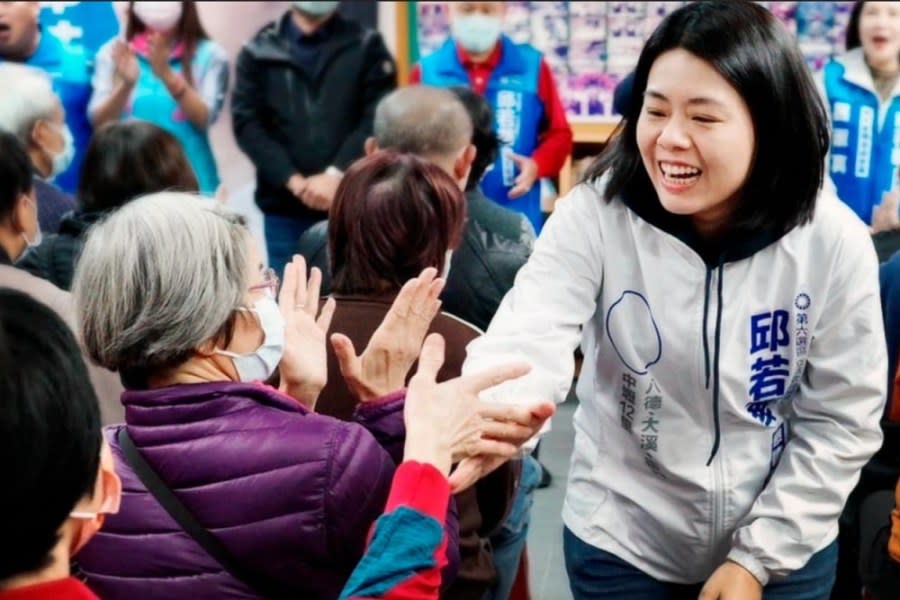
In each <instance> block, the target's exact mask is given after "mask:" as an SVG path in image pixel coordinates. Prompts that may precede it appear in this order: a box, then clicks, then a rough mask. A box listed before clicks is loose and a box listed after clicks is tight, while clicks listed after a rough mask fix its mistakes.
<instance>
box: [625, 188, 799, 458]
mask: <svg viewBox="0 0 900 600" xmlns="http://www.w3.org/2000/svg"><path fill="white" fill-rule="evenodd" d="M620 199H621V201H622V202H623V203H624V204H625V205H626V206H628V208H630V209H631V210H633V211H634V212H635V213H636V214H637V215H638V216H639V217H641V218H642V219H644V220H645V221H647V222H648V223H649V224H650V225H652V226H653V227H656V228H658V229H661V230H663V231H665V232H666V233H668V234H670V235H672V236H673V237H675V238H677V239H678V240H679V241H681V242H682V243H684V244H685V245H687V246H688V247H689V248H690V249H691V250H693V251H694V252H696V253H697V255H698V256H699V257H700V258H701V260H703V263H704V264H705V265H706V285H705V287H704V293H703V323H702V328H703V357H704V367H705V376H706V389H710V385H711V386H712V410H713V428H714V432H713V445H712V449H711V450H710V453H709V459H708V460H707V461H706V466H710V465H711V464H712V461H713V459H714V458H715V457H716V455H717V454H718V452H719V448H720V447H721V445H722V429H721V420H720V415H719V355H720V351H721V346H722V311H723V309H724V306H723V304H724V303H723V297H724V283H723V274H724V272H725V263H726V262H728V261H739V260H743V259H745V258H749V257H750V256H753V255H754V254H756V253H757V252H759V251H761V250H763V249H764V248H766V247H767V246H770V245H771V244H773V243H775V242H777V241H778V240H779V239H781V238H782V237H783V236H784V235H785V233H787V232H786V231H777V230H775V229H773V228H766V227H762V228H756V229H735V230H732V231H730V232H729V233H728V235H725V236H722V237H721V238H719V239H718V240H717V241H715V242H713V243H710V241H709V240H707V239H704V238H702V237H701V236H700V235H699V234H698V233H697V231H696V230H695V229H694V226H693V224H692V223H691V220H690V218H689V217H686V216H684V215H676V214H673V213H670V212H668V211H666V210H665V209H664V208H663V206H662V204H660V202H659V200H658V199H656V198H655V197H654V199H653V200H652V201H649V202H648V201H647V200H646V199H644V201H643V202H641V201H638V200H636V198H635V197H633V196H631V195H630V194H628V193H627V192H623V193H622V194H621V195H620ZM713 272H715V273H716V274H717V277H718V281H717V282H716V288H717V289H716V300H717V302H716V321H715V329H714V331H713V342H712V357H710V344H709V336H708V330H707V324H708V321H709V307H710V291H711V288H712V276H713Z"/></svg>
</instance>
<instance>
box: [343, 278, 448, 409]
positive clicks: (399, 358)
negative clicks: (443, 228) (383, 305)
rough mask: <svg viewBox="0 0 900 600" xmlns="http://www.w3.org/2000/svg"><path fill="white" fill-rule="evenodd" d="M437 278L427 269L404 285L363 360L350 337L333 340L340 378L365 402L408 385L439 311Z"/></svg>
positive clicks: (441, 284) (439, 287) (372, 339)
mask: <svg viewBox="0 0 900 600" xmlns="http://www.w3.org/2000/svg"><path fill="white" fill-rule="evenodd" d="M436 276H437V269H435V268H433V267H429V268H427V269H425V270H424V271H422V273H421V274H420V275H419V276H418V277H416V278H414V279H410V280H409V281H407V282H406V284H405V285H404V286H403V288H401V290H400V293H399V294H397V298H396V299H395V300H394V303H393V304H392V305H391V308H390V310H389V311H388V313H387V314H386V315H385V317H384V320H383V321H382V322H381V325H379V326H378V329H376V330H375V333H373V334H372V338H371V339H370V340H369V344H368V345H367V346H366V349H365V351H363V353H362V355H360V356H357V355H356V349H355V348H354V347H353V342H352V341H350V338H348V337H347V336H345V335H343V334H341V333H335V334H333V335H332V336H331V344H332V346H333V347H334V353H335V355H336V356H337V360H338V365H339V366H340V369H341V374H342V375H343V376H344V379H345V380H346V382H347V387H348V388H349V389H350V393H352V394H353V395H354V396H356V397H357V398H359V400H360V401H361V402H366V401H369V400H374V399H376V398H381V397H383V396H386V395H387V394H390V393H391V392H395V391H397V390H399V389H402V388H403V386H404V385H405V384H406V376H407V375H408V374H409V369H410V367H412V365H413V363H414V362H416V358H418V356H419V351H420V350H421V348H422V340H423V339H425V334H427V333H428V328H429V327H430V326H431V322H432V321H433V320H434V317H435V315H437V313H438V311H439V310H440V308H441V301H440V300H438V296H440V294H441V290H443V289H444V280H443V279H435V277H436ZM442 361H443V359H442Z"/></svg>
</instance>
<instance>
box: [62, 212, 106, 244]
mask: <svg viewBox="0 0 900 600" xmlns="http://www.w3.org/2000/svg"><path fill="white" fill-rule="evenodd" d="M105 216H106V213H102V212H83V211H80V210H74V211H69V212H67V213H66V214H64V215H63V217H62V221H61V222H60V224H59V233H60V234H62V235H71V236H72V237H76V238H80V237H82V236H83V235H84V234H85V233H87V230H88V229H89V228H90V227H91V226H92V225H94V224H95V223H97V222H98V221H100V220H102V219H103V217H105Z"/></svg>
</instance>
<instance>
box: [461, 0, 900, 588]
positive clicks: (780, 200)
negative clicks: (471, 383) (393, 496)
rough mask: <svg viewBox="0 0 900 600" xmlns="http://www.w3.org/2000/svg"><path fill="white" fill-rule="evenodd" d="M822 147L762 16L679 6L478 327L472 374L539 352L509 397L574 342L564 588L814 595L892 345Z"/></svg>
mask: <svg viewBox="0 0 900 600" xmlns="http://www.w3.org/2000/svg"><path fill="white" fill-rule="evenodd" d="M827 149H828V118H827V113H826V110H825V107H824V106H823V104H822V101H821V99H820V97H819V95H818V94H817V93H816V89H815V85H814V82H813V80H812V77H811V75H810V74H809V72H808V70H807V67H806V64H805V62H804V59H803V57H802V55H801V54H800V52H799V50H798V49H797V47H796V43H795V41H794V39H793V38H792V37H791V35H790V34H789V33H788V32H787V30H785V29H784V27H783V26H782V25H781V24H780V23H779V22H778V21H777V20H776V19H775V17H774V16H773V15H771V14H770V13H769V12H768V11H766V10H765V9H764V8H762V7H760V6H759V5H758V4H757V3H754V2H749V1H744V0H730V1H724V0H723V1H708V2H695V3H690V4H687V5H685V6H684V7H682V8H680V9H679V10H677V11H676V12H674V13H672V14H671V15H670V16H669V17H667V18H666V19H665V20H664V21H663V22H662V24H661V25H660V26H659V28H658V29H657V30H656V31H655V32H654V33H653V34H652V35H651V37H650V39H649V40H648V41H647V43H646V45H645V47H644V49H643V51H642V53H641V56H640V59H639V62H638V65H637V69H636V71H635V76H634V93H633V95H632V98H631V101H630V103H629V104H628V106H627V107H626V110H625V111H624V122H623V126H622V127H621V129H620V131H619V132H618V133H617V134H616V135H615V137H614V138H613V140H612V142H611V144H610V145H609V146H608V147H607V149H606V151H605V152H604V154H603V155H601V156H600V157H599V159H598V160H597V161H596V162H595V164H594V165H593V166H592V168H590V169H589V171H588V173H587V175H586V177H585V179H584V181H583V182H582V183H581V184H579V185H578V186H576V187H575V188H574V189H573V190H572V191H571V192H570V193H569V194H568V195H567V196H566V197H564V198H562V199H561V200H560V202H559V204H558V208H557V210H556V211H555V212H554V214H553V215H552V216H551V217H550V219H549V220H548V222H547V224H546V226H545V227H544V230H543V232H542V234H541V238H540V239H539V240H538V244H537V245H536V247H535V251H534V253H533V254H532V256H531V258H530V259H529V261H528V263H527V264H526V265H525V266H524V267H523V268H522V269H521V270H520V271H519V274H518V276H517V278H516V282H515V285H514V287H513V289H512V290H511V291H510V292H509V294H508V295H507V297H506V298H505V299H504V302H503V304H502V305H501V307H500V309H499V311H498V312H497V315H496V317H495V318H494V320H493V322H492V323H491V325H490V327H489V328H488V331H487V333H486V335H485V336H483V337H481V338H479V339H478V340H475V341H474V342H473V343H472V344H470V345H469V347H468V357H467V361H466V364H465V366H464V369H463V370H464V372H466V371H467V370H468V369H469V368H472V369H474V368H478V367H483V366H484V365H486V364H497V363H498V362H500V361H503V360H504V359H506V358H509V357H510V356H517V357H520V358H526V359H527V360H529V361H530V362H531V364H532V366H533V369H532V371H531V373H530V374H529V375H528V376H527V377H526V378H523V380H520V381H518V382H514V383H511V384H507V385H505V386H501V387H500V388H498V389H497V390H496V391H495V392H494V393H493V394H492V395H491V398H492V399H494V400H496V401H507V402H527V401H528V400H529V399H534V398H548V397H553V398H555V399H556V400H562V399H563V398H564V397H565V395H566V393H567V391H568V389H569V386H570V384H571V381H572V374H573V371H574V361H573V359H572V355H573V352H572V351H573V350H574V348H575V347H576V346H578V345H579V343H580V346H581V348H582V350H583V352H584V356H585V361H584V363H583V365H582V371H581V375H580V377H579V380H578V384H577V388H576V394H577V396H578V398H579V401H580V405H579V409H578V411H577V413H576V415H575V431H576V435H575V445H574V453H573V456H572V462H571V464H572V466H571V472H570V474H569V487H568V490H567V494H566V499H565V506H564V508H563V520H564V522H565V524H566V531H565V554H566V566H567V570H568V574H569V580H570V584H571V588H572V592H573V595H574V597H575V598H576V600H585V599H594V598H603V599H606V600H609V599H613V600H618V599H623V600H624V599H630V598H646V599H657V598H660V599H661V598H672V597H682V596H683V597H693V598H697V597H698V596H699V597H700V598H702V599H703V600H707V599H709V600H715V599H719V598H727V599H729V600H733V599H734V600H759V599H760V598H761V597H762V595H763V593H765V597H766V599H767V600H769V599H771V598H776V599H779V600H783V599H796V598H801V597H802V598H805V599H814V600H825V599H827V598H828V596H829V592H830V589H831V586H832V582H833V581H834V571H835V563H836V558H837V548H836V544H835V537H836V534H837V519H838V515H839V514H840V511H841V508H842V506H843V505H844V502H845V500H846V498H847V495H848V494H849V493H850V490H851V489H852V487H853V484H854V482H855V481H856V479H857V476H858V473H859V471H860V469H861V467H862V466H863V464H864V463H865V462H866V461H867V459H868V458H869V457H870V456H871V455H872V454H873V453H874V452H875V450H876V449H877V448H878V447H879V445H880V442H881V432H880V429H879V417H880V416H881V410H882V407H883V402H884V391H885V385H886V364H887V361H886V357H885V350H884V348H885V342H884V331H883V325H882V318H881V311H880V307H879V298H878V275H877V263H876V258H875V254H874V250H873V247H872V243H871V241H870V239H869V235H868V231H867V229H866V227H864V226H863V225H862V224H861V223H859V221H858V220H857V219H855V218H854V217H853V215H852V213H851V211H850V210H849V209H848V208H847V207H846V206H845V205H843V204H842V203H841V202H840V201H839V200H838V199H837V198H836V197H835V195H834V193H833V191H832V188H831V187H830V186H826V187H823V179H824V175H825V169H824V159H825V155H826V153H827ZM863 347H864V348H866V351H865V352H860V351H859V349H861V348H863Z"/></svg>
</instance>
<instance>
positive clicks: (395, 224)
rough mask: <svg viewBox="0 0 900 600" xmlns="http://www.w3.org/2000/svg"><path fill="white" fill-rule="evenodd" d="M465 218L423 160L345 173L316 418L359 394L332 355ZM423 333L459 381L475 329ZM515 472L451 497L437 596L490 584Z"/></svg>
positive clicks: (457, 232) (446, 245)
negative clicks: (451, 518) (448, 571)
mask: <svg viewBox="0 0 900 600" xmlns="http://www.w3.org/2000/svg"><path fill="white" fill-rule="evenodd" d="M435 91H439V90H435ZM401 92H402V91H398V92H396V93H398V94H399V93H401ZM443 93H446V92H443ZM450 99H452V96H451V97H450ZM432 106H433V105H432ZM379 110H380V109H379ZM444 114H445V116H447V115H446V112H445V113H444ZM456 116H457V117H459V124H460V125H462V127H459V128H448V130H447V132H448V133H450V134H451V135H452V136H453V137H450V138H447V137H444V138H438V139H441V143H442V144H444V145H445V146H446V147H448V148H454V147H457V146H458V145H462V146H463V147H465V146H467V145H468V143H467V142H468V140H469V139H470V138H471V126H468V120H467V118H466V114H465V112H464V111H462V110H458V112H457V114H456ZM449 126H450V123H448V127H449ZM466 126H468V127H469V129H466ZM437 150H439V151H445V150H446V148H444V147H440V148H437ZM464 220H465V198H464V197H463V194H462V191H461V190H460V186H459V185H458V183H457V182H456V181H454V180H453V179H452V178H451V177H450V176H449V175H447V174H446V173H445V172H444V171H443V170H441V168H440V167H438V166H436V165H433V164H429V163H427V162H425V161H423V160H422V159H419V158H416V157H414V156H411V155H405V154H397V153H395V152H393V151H381V152H376V153H373V154H372V155H370V156H369V157H367V158H364V159H362V160H360V161H358V162H357V163H355V164H353V165H351V167H350V168H349V169H348V170H347V172H346V174H345V176H344V179H343V181H342V182H341V185H340V186H339V187H338V191H337V194H336V195H335V200H334V203H333V204H332V207H331V213H330V215H329V221H328V222H329V246H330V250H331V256H332V257H333V259H332V266H333V277H334V279H333V281H334V285H333V288H332V296H333V297H334V298H336V299H337V301H338V308H337V310H336V312H335V316H334V320H333V321H332V327H331V329H332V331H336V332H340V335H338V336H337V340H336V342H335V346H334V351H330V352H329V356H328V372H329V381H328V384H327V385H326V386H325V388H324V389H323V390H322V393H321V395H320V397H319V403H318V405H317V406H318V411H319V412H321V413H323V414H327V415H333V416H336V417H338V418H340V419H344V420H347V419H349V418H350V417H351V416H352V415H353V412H354V410H355V409H356V407H357V405H358V404H359V402H360V398H364V395H363V394H361V393H358V392H357V391H356V390H354V389H353V388H352V386H351V385H349V382H347V381H345V380H344V379H343V378H341V377H340V376H339V373H340V368H339V365H340V364H341V363H342V362H345V363H347V362H349V361H347V360H339V358H344V356H343V355H346V356H352V355H353V348H354V347H357V348H361V347H365V346H366V345H367V344H368V343H369V341H370V340H373V339H374V338H373V334H374V332H375V330H376V328H377V327H378V324H379V323H381V321H382V319H383V318H384V316H385V314H386V313H387V312H388V310H390V307H391V303H392V302H393V300H394V297H395V296H396V295H397V294H398V292H400V290H401V288H402V286H403V284H404V282H405V281H407V280H408V279H409V278H410V277H411V276H414V275H415V274H416V273H419V272H420V271H422V270H423V269H425V268H428V267H432V268H434V269H443V270H445V271H446V268H447V265H448V263H449V261H448V258H449V255H450V253H452V251H453V249H454V248H456V247H457V246H458V245H459V242H460V239H461V237H462V228H463V222H464ZM437 291H438V292H439V291H440V290H437ZM430 329H431V331H434V332H437V333H440V335H441V336H442V337H443V338H444V339H445V340H446V349H447V360H446V361H445V362H444V365H443V368H442V369H441V371H440V373H439V376H438V379H439V380H441V381H444V380H447V379H451V378H454V377H458V376H459V374H460V370H461V369H462V363H463V360H464V358H465V348H466V345H468V343H469V342H470V341H472V340H473V339H475V338H476V337H478V335H479V334H480V332H479V331H478V330H477V329H475V328H474V327H472V326H471V325H469V324H468V323H466V322H464V321H461V320H459V319H457V318H455V317H451V316H450V315H447V314H444V313H439V314H438V315H437V317H436V318H435V319H434V320H433V321H432V323H431V328H430ZM351 381H352V379H351ZM515 471H516V469H514V465H513V463H507V464H506V465H504V466H503V467H502V468H500V469H498V470H497V471H496V472H495V473H494V474H492V475H491V476H490V477H487V478H485V479H484V480H482V481H480V482H479V483H478V485H477V486H476V487H475V488H473V489H470V490H466V491H465V492H463V493H462V494H459V495H457V496H456V503H457V507H458V509H459V535H460V558H461V562H460V569H459V574H458V576H457V578H456V580H455V581H454V582H453V584H452V586H451V587H450V589H448V590H446V591H445V592H444V593H443V594H442V597H443V598H445V599H449V598H482V597H483V596H484V593H485V591H486V590H487V588H488V586H489V585H490V584H491V582H492V581H493V579H494V569H493V561H492V560H491V552H490V548H489V547H488V545H487V543H486V540H485V538H486V537H487V533H486V532H490V531H492V530H494V529H496V528H497V526H498V525H499V522H500V521H501V520H502V518H503V515H505V514H506V513H507V511H508V509H509V500H510V498H511V496H512V492H513V489H514V485H515V474H516V473H515Z"/></svg>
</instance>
